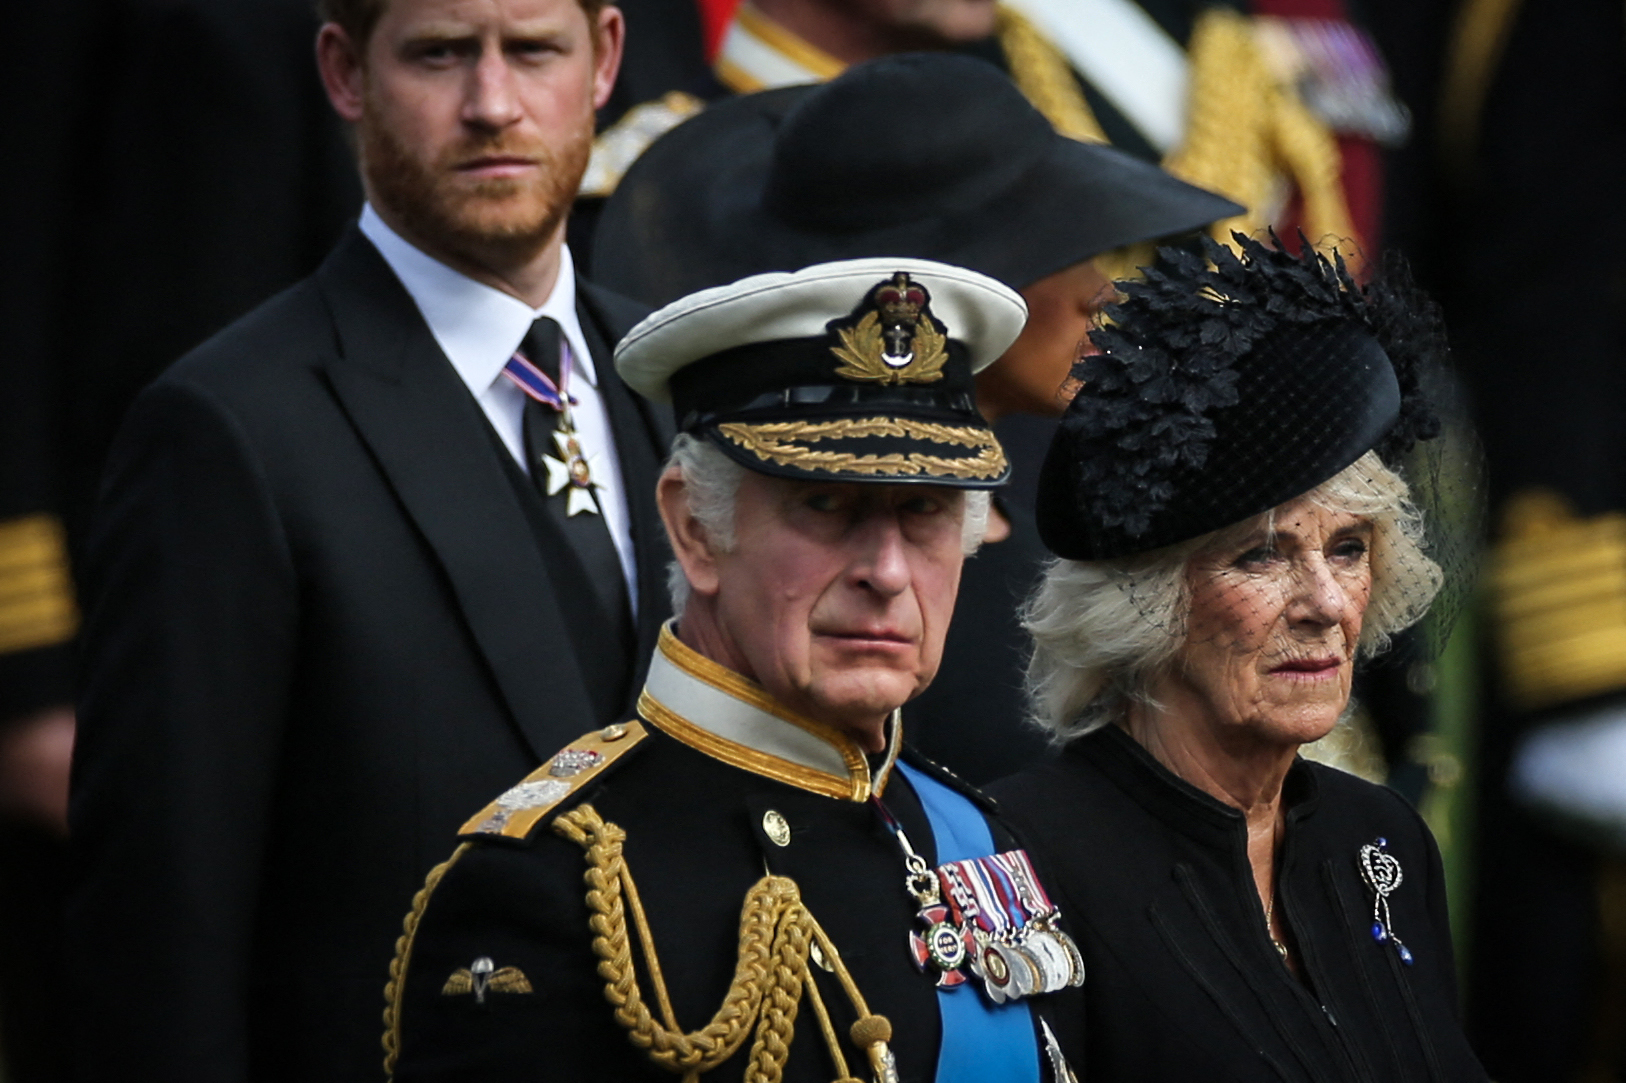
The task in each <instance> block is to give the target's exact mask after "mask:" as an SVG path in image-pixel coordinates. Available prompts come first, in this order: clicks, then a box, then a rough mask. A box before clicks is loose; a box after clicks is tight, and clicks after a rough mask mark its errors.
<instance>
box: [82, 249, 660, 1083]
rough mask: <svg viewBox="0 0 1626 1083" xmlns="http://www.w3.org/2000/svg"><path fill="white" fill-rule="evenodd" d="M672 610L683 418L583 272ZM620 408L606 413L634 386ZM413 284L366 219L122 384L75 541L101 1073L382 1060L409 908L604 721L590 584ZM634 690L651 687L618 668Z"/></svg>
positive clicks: (600, 357)
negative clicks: (629, 355)
mask: <svg viewBox="0 0 1626 1083" xmlns="http://www.w3.org/2000/svg"><path fill="white" fill-rule="evenodd" d="M579 285H580V289H579V298H580V313H581V316H582V324H583V330H584V332H585V334H586V336H587V338H588V341H589V343H590V346H591V348H592V350H593V352H594V356H595V361H596V362H597V366H598V371H599V373H600V378H601V379H600V382H601V386H602V387H604V388H605V389H606V390H605V394H606V398H607V401H608V402H609V406H610V413H611V417H612V423H613V424H614V427H615V430H616V437H617V445H618V449H619V453H620V458H621V463H622V467H623V471H624V473H623V481H624V483H625V484H626V491H627V495H628V501H629V504H630V507H631V512H632V524H633V531H634V541H635V544H636V546H637V549H638V554H639V577H640V583H641V587H642V589H641V597H642V599H643V601H644V609H645V612H643V613H642V614H640V622H639V625H640V632H641V635H642V639H643V642H642V643H641V644H640V646H639V648H638V654H637V655H636V656H635V657H636V658H640V659H641V658H646V657H647V656H648V650H649V645H650V644H652V643H653V642H654V638H655V634H656V632H657V631H658V627H659V620H660V618H661V617H662V616H663V612H662V610H663V608H664V604H665V603H664V593H665V592H664V591H663V590H662V589H661V588H662V585H663V562H664V559H665V557H664V546H665V538H664V533H663V532H662V531H661V527H660V524H659V522H658V519H657V516H656V512H655V508H654V498H653V489H654V480H655V472H656V470H657V466H658V462H659V458H660V456H661V455H662V454H663V452H664V450H665V447H666V443H667V434H668V430H667V429H666V428H665V427H664V426H663V424H662V423H661V422H660V421H658V420H657V418H656V417H655V416H654V415H653V413H652V412H651V411H650V409H649V408H648V407H647V405H646V404H641V403H639V402H636V401H634V399H633V397H632V396H631V395H630V394H628V393H627V392H626V390H625V388H624V386H623V385H620V384H619V383H618V382H617V380H616V377H615V376H614V373H613V369H612V366H611V364H610V361H609V352H608V351H609V346H610V344H611V343H612V342H614V341H615V339H616V338H617V337H618V336H619V335H620V334H621V333H623V332H624V331H625V330H626V329H627V328H628V327H629V326H630V324H631V322H632V321H633V320H634V319H636V318H637V317H638V316H639V315H640V313H641V311H642V310H641V309H640V308H639V307H638V306H635V305H632V304H630V303H628V302H624V301H622V300H620V299H618V298H616V297H615V296H614V295H610V294H606V293H604V292H602V291H599V290H597V289H595V288H593V287H591V286H589V285H587V284H585V283H581V284H579ZM618 403H619V405H618ZM516 477H523V475H521V474H520V473H519V471H518V470H517V468H515V466H514V464H513V463H512V461H511V458H510V457H509V455H508V452H507V451H505V450H504V449H503V448H502V447H501V445H500V444H499V442H498V440H497V439H496V436H495V433H494V432H493V431H492V429H491V427H490V425H489V423H488V422H487V421H486V419H485V416H484V414H483V413H482V411H481V409H480V407H479V405H478V404H477V403H476V401H475V399H474V397H473V396H472V395H470V394H469V391H468V389H467V388H466V387H465V386H464V384H463V383H462V381H461V380H460V379H459V377H458V376H457V374H456V372H455V371H454V370H453V368H452V367H451V365H450V364H449V363H448V361H447V360H446V358H445V356H444V355H443V354H442V353H441V351H440V350H439V348H438V347H437V345H436V344H435V341H434V339H433V337H432V336H431V334H430V332H429V330H428V328H427V326H426V325H425V324H424V322H423V320H422V318H421V317H420V315H419V313H418V311H417V308H416V306H415V305H414V304H413V302H412V300H411V298H410V296H409V295H408V294H407V293H406V291H405V290H404V289H403V288H402V286H401V285H400V283H399V282H398V281H397V280H396V279H395V277H394V276H393V275H392V274H391V272H390V271H389V269H388V266H387V265H386V264H385V263H384V261H383V259H382V258H381V257H380V256H379V255H378V253H377V251H376V250H375V249H374V248H373V246H372V244H371V242H369V241H367V240H366V239H365V238H363V237H362V236H361V235H360V233H359V232H357V231H355V230H352V231H351V232H350V233H349V234H348V235H347V237H346V238H345V239H344V240H342V241H341V243H340V244H339V246H338V247H337V248H336V249H335V251H334V252H333V254H332V255H331V256H330V257H329V259H328V260H327V262H326V263H325V264H324V265H323V266H322V268H321V269H320V270H319V271H318V272H317V273H316V274H315V275H314V276H313V277H311V278H310V279H307V280H306V281H304V282H302V283H300V284H299V285H297V286H295V287H293V288H292V289H290V290H289V291H287V292H285V293H283V294H281V295H279V296H278V297H276V298H274V299H273V300H271V301H270V302H268V303H267V304H265V305H263V306H262V307H261V308H259V309H257V310H256V311H255V312H253V313H252V314H250V315H249V316H247V317H245V318H244V319H242V320H240V321H239V322H238V323H236V324H234V325H233V326H232V327H230V328H228V329H227V330H226V331H224V332H223V333H221V334H220V335H218V336H216V337H215V338H214V339H212V340H210V341H209V342H208V343H206V344H204V345H203V346H202V347H200V348H199V349H197V350H196V351H194V352H193V353H192V354H190V355H188V356H187V357H185V358H183V359H182V360H181V361H180V362H178V363H177V364H176V365H175V366H173V367H172V368H171V369H170V370H169V371H168V372H167V373H166V374H165V375H164V376H162V377H161V378H160V379H159V380H158V381H157V382H156V383H155V384H154V385H153V386H152V387H150V388H149V389H148V390H147V391H146V392H144V393H143V394H142V396H141V398H140V399H139V400H138V401H137V403H136V405H135V406H134V407H133V408H132V410H131V413H130V415H129V417H128V420H127V422H126V424H125V426H124V428H123V431H122V433H121V435H120V438H119V440H118V443H117V446H116V448H115V450H114V453H113V456H112V459H111V462H110V465H109V470H108V475H107V480H106V486H105V490H104V495H103V504H102V508H101V512H100V522H99V524H98V528H97V530H96V532H95V536H94V538H93V541H92V557H91V563H92V567H91V580H90V590H91V593H90V616H89V625H88V629H87V633H86V647H85V653H86V662H85V688H84V694H83V700H82V703H81V715H80V717H81V730H80V745H79V748H78V757H77V762H76V764H75V775H76V777H75V793H74V801H73V830H74V841H75V845H76V847H77V849H78V866H79V878H78V884H77V888H76V892H75V897H74V900H73V903H72V905H71V907H70V914H69V922H70V935H71V936H72V938H73V945H72V953H71V956H70V959H71V963H70V968H71V969H72V970H73V972H77V973H80V974H85V975H94V978H93V979H91V980H87V981H85V982H83V983H81V984H80V985H78V986H77V992H76V993H75V996H76V997H77V998H78V999H77V1001H76V1004H75V1011H76V1013H77V1015H78V1017H79V1018H80V1019H82V1020H83V1021H84V1026H85V1028H86V1029H85V1032H84V1036H83V1037H84V1040H83V1041H81V1042H80V1045H79V1053H80V1055H81V1066H80V1077H81V1078H82V1079H86V1080H92V1079H94V1080H98V1081H100V1080H108V1079H116V1078H122V1079H142V1080H165V1081H183V1080H210V1081H233V1083H238V1081H242V1080H248V1079H256V1080H262V1079H263V1080H277V1081H286V1080H295V1079H297V1080H300V1081H302V1083H316V1081H320V1080H356V1079H366V1078H370V1077H373V1076H376V1074H377V1072H378V1057H377V1052H376V1050H377V1034H378V1028H377V1019H378V1011H379V996H380V992H381V988H382V986H381V975H382V973H383V968H384V967H385V966H386V965H387V963H388V961H389V959H390V955H391V952H392V951H393V948H394V941H395V937H396V935H397V933H398V932H399V928H400V919H401V910H402V900H404V899H406V898H409V897H410V895H411V894H412V892H413V891H414V890H416V887H417V885H418V884H419V883H421V881H422V878H423V875H424V873H425V872H426V871H427V870H428V869H429V868H430V867H431V866H432V865H433V864H434V863H435V862H436V861H438V860H440V859H441V858H442V857H444V856H445V851H446V845H447V841H448V840H449V839H451V838H452V837H453V835H454V833H455V831H456V829H457V826H458V825H459V824H460V823H461V822H462V820H463V819H464V818H465V817H466V816H467V815H468V812H469V810H470V808H473V807H477V806H478V805H479V804H480V803H481V802H483V801H485V800H486V799H488V798H489V796H490V795H491V793H492V792H493V791H495V790H499V789H501V788H502V787H503V786H504V785H506V784H507V783H509V782H510V781H512V779H513V778H515V777H516V776H518V775H522V774H524V773H525V772H526V771H528V770H530V769H531V768H532V767H533V766H535V764H536V763H538V762H539V761H540V759H541V758H542V756H544V755H551V754H552V752H553V751H554V750H555V749H556V748H558V747H559V745H560V744H561V743H562V742H564V741H565V740H568V739H569V738H570V737H571V736H572V735H573V734H576V733H579V732H580V731H581V730H582V728H583V727H584V725H592V724H594V723H595V722H596V721H601V720H603V719H602V718H601V716H604V715H614V716H621V715H620V712H621V711H622V710H624V704H612V705H609V706H608V707H599V706H595V705H594V704H593V703H592V702H591V701H590V697H589V694H588V690H587V687H586V685H585V682H584V679H583V676H582V674H583V670H584V667H585V666H587V665H591V664H592V657H591V656H592V654H593V653H595V652H598V651H601V650H602V647H600V646H599V645H596V644H593V643H584V642H581V641H580V639H579V637H577V636H575V635H574V634H573V631H574V625H573V622H572V621H570V620H567V618H566V614H567V613H575V612H577V611H578V606H577V603H575V601H574V600H573V599H574V597H575V595H574V594H573V593H572V591H579V590H581V589H583V585H582V584H581V583H579V582H574V579H575V578H576V577H575V576H574V575H573V574H572V572H571V569H570V566H569V565H568V564H567V563H566V559H567V558H566V557H565V556H564V554H565V553H566V552H567V550H566V549H565V547H564V544H563V542H562V541H560V542H556V543H554V544H553V545H551V546H550V545H549V544H548V540H547V539H546V538H544V537H543V536H542V535H541V534H540V533H539V530H540V529H541V527H542V526H543V525H545V523H546V517H545V516H542V517H537V516H533V515H528V514H527V511H526V508H527V501H528V500H529V499H537V498H536V497H535V491H534V490H532V489H530V488H529V487H528V486H527V485H525V484H524V483H522V482H521V483H516V480H515V479H516ZM633 687H636V685H634V686H633Z"/></svg>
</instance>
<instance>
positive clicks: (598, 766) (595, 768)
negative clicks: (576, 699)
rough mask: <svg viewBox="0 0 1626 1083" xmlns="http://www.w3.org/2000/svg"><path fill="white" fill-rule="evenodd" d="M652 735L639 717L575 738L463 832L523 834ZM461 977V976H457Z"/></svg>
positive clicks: (464, 834)
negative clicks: (638, 719) (649, 734)
mask: <svg viewBox="0 0 1626 1083" xmlns="http://www.w3.org/2000/svg"><path fill="white" fill-rule="evenodd" d="M646 736H648V731H646V730H645V729H644V726H643V723H642V722H639V721H637V720H633V721H631V722H625V723H617V724H615V725H613V726H605V727H604V728H603V729H601V730H594V731H593V732H591V733H589V734H587V735H586V736H583V737H579V738H577V739H576V740H574V741H572V742H571V743H570V744H569V745H568V746H566V747H565V748H564V749H563V750H561V751H560V752H558V753H556V754H555V755H554V756H553V757H552V758H551V759H549V760H548V762H546V763H544V764H543V765H542V766H541V767H538V768H537V769H536V770H535V771H532V772H531V773H530V774H529V775H527V776H525V778H524V780H522V781H521V782H520V783H519V784H518V785H516V786H512V787H510V788H509V789H507V790H506V791H504V792H503V793H502V794H501V795H500V796H499V797H498V798H497V799H496V800H495V801H493V802H491V804H489V805H487V806H486V807H485V808H484V809H482V810H480V812H479V813H478V814H476V815H475V816H474V818H473V819H471V820H469V822H468V823H466V824H464V825H463V828H462V830H461V831H460V832H459V834H460V835H462V836H463V837H465V838H467V837H468V836H470V835H503V836H506V837H508V838H511V839H523V838H526V837H528V836H529V835H530V833H531V831H532V829H533V828H535V827H536V825H537V823H538V822H540V821H541V819H542V817H544V816H546V815H547V814H548V812H550V811H551V810H552V809H553V808H554V807H555V806H557V805H558V804H559V802H561V801H563V800H564V799H565V798H567V797H569V796H570V795H571V794H573V793H575V792H576V791H577V790H578V789H580V788H581V787H582V786H583V785H584V784H585V783H587V782H590V781H591V780H592V779H594V778H596V777H598V775H599V774H600V773H601V772H602V771H603V770H604V769H605V768H606V767H608V766H610V764H612V763H614V762H615V761H616V760H617V759H619V758H620V757H621V756H622V755H623V754H624V753H625V752H626V751H627V750H628V749H630V748H633V747H634V746H636V745H637V744H638V743H639V742H640V741H642V740H643V739H644V738H645V737H646ZM453 977H456V975H453Z"/></svg>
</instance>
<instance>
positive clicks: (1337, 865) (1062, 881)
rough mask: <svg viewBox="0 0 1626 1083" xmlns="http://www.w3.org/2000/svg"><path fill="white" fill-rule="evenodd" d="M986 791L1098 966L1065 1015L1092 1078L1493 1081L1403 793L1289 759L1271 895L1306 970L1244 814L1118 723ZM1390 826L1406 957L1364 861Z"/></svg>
mask: <svg viewBox="0 0 1626 1083" xmlns="http://www.w3.org/2000/svg"><path fill="white" fill-rule="evenodd" d="M990 792H992V793H993V794H994V795H996V797H997V798H998V799H999V802H1000V809H1001V811H1002V812H1003V813H1004V814H1005V815H1006V816H1008V817H1009V818H1010V819H1011V821H1012V822H1013V823H1014V824H1016V825H1017V826H1018V827H1019V828H1020V829H1021V830H1022V831H1023V832H1024V833H1025V834H1026V835H1027V836H1028V837H1029V839H1030V841H1031V843H1032V845H1033V846H1035V847H1036V848H1038V849H1039V850H1040V851H1041V852H1042V853H1043V854H1045V855H1046V856H1047V857H1048V859H1049V866H1048V868H1047V875H1048V877H1049V878H1050V880H1051V881H1053V887H1054V894H1055V895H1056V896H1058V897H1057V898H1056V902H1057V905H1059V906H1060V907H1061V909H1062V912H1063V913H1064V914H1066V915H1067V916H1068V918H1069V920H1070V922H1071V927H1072V929H1073V931H1074V935H1075V936H1077V937H1078V938H1079V947H1080V948H1081V950H1082V951H1083V953H1084V961H1085V967H1086V970H1087V975H1088V976H1087V977H1086V979H1085V982H1084V987H1083V989H1082V990H1078V991H1076V992H1069V993H1067V994H1062V996H1065V997H1069V998H1071V999H1072V1000H1073V1003H1072V1004H1070V1005H1068V1006H1066V1007H1064V1008H1063V1007H1058V1010H1057V1014H1058V1017H1060V1018H1061V1019H1062V1021H1063V1023H1064V1024H1065V1025H1066V1027H1067V1030H1066V1032H1064V1033H1063V1035H1062V1036H1063V1039H1064V1040H1066V1039H1068V1038H1069V1037H1070V1038H1072V1039H1073V1044H1071V1045H1069V1046H1068V1048H1082V1049H1084V1050H1085V1053H1084V1056H1083V1065H1082V1072H1081V1077H1082V1078H1083V1079H1084V1080H1086V1081H1088V1083H1101V1081H1107V1080H1126V1081H1131V1080H1132V1081H1135V1083H1156V1081H1159V1080H1168V1081H1170V1083H1176V1081H1178V1083H1187V1081H1190V1080H1203V1081H1204V1083H1221V1081H1236V1083H1262V1081H1264V1080H1282V1081H1294V1083H1343V1081H1348V1083H1355V1081H1361V1083H1403V1081H1413V1080H1415V1081H1418V1083H1422V1081H1425V1080H1426V1081H1432V1083H1445V1081H1451V1083H1465V1081H1482V1080H1484V1079H1485V1078H1486V1076H1485V1072H1484V1069H1482V1068H1481V1067H1480V1065H1479V1062H1478V1060H1476V1059H1475V1057H1474V1054H1473V1051H1472V1050H1471V1049H1469V1047H1468V1043H1467V1040H1466V1039H1465V1038H1464V1037H1463V1033H1462V1028H1461V1026H1460V1024H1459V1023H1458V1021H1457V993H1456V979H1455V972H1454V969H1453V966H1452V958H1451V935H1450V927H1449V924H1448V922H1447V919H1446V899H1445V882H1444V878H1443V875H1442V872H1441V867H1440V857H1439V851H1438V849H1437V848H1436V847H1435V845H1434V840H1433V837H1432V836H1431V835H1430V834H1429V832H1428V829H1427V827H1425V826H1424V824H1423V822H1422V819H1421V818H1420V817H1418V815H1417V814H1416V812H1414V811H1413V810H1412V808H1411V807H1410V806H1409V805H1407V804H1406V803H1405V802H1404V801H1402V800H1401V799H1400V798H1399V797H1398V796H1396V795H1395V794H1394V793H1392V792H1390V791H1388V790H1385V789H1383V788H1381V787H1378V786H1373V785H1371V784H1369V783H1366V782H1362V781H1360V780H1358V779H1356V778H1353V777H1351V776H1349V775H1346V774H1344V773H1342V772H1340V771H1336V770H1333V769H1331V768H1328V767H1324V766H1321V765H1319V764H1314V763H1307V762H1303V761H1300V762H1299V763H1297V764H1296V765H1295V766H1294V767H1293V769H1292V770H1291V771H1290V772H1289V774H1288V778H1287V781H1286V784H1285V787H1284V793H1283V797H1284V800H1285V801H1286V802H1287V803H1288V805H1289V806H1290V807H1289V809H1288V813H1287V831H1286V835H1285V837H1284V839H1283V842H1282V849H1281V856H1280V859H1279V863H1278V866H1277V896H1276V898H1277V902H1276V906H1277V907H1278V909H1279V910H1280V912H1281V914H1282V916H1283V917H1285V919H1286V924H1287V927H1288V929H1289V930H1290V931H1291V936H1292V938H1293V945H1294V948H1295V950H1296V954H1297V958H1298V960H1299V963H1300V967H1301V972H1302V975H1303V978H1302V980H1301V979H1300V978H1297V977H1294V975H1293V974H1292V973H1291V972H1290V971H1289V970H1288V969H1287V967H1286V966H1284V965H1283V964H1282V962H1281V960H1280V959H1279V957H1278V956H1277V953H1276V950H1275V947H1274V946H1273V945H1272V943H1271V941H1270V938H1269V936H1268V934H1267V932H1266V929H1265V914H1264V909H1263V907H1262V906H1261V905H1260V902H1259V895H1258V892H1257V890H1256V889H1255V887H1254V880H1253V873H1252V869H1251V867H1250V865H1249V864H1248V858H1247V826H1246V824H1245V822H1244V820H1243V817H1242V814H1241V813H1240V812H1239V811H1238V810H1236V809H1234V808H1231V807H1230V806H1228V805H1224V804H1222V803H1220V802H1219V801H1216V800H1215V799H1213V798H1212V797H1210V796H1208V795H1207V794H1205V793H1203V792H1201V791H1199V790H1197V789H1196V788H1195V787H1193V786H1190V785H1188V784H1187V783H1186V782H1184V781H1182V780H1181V779H1179V778H1177V777H1175V776H1174V775H1173V774H1172V773H1170V772H1169V771H1167V770H1166V769H1164V768H1163V767H1162V766H1161V765H1160V764H1159V763H1157V761H1156V760H1154V759H1153V758H1152V756H1151V755H1150V754H1149V753H1147V752H1146V751H1145V750H1144V749H1142V748H1141V746H1140V745H1139V744H1137V743H1136V742H1135V741H1134V740H1133V739H1132V738H1131V737H1129V736H1128V735H1127V734H1126V733H1124V732H1123V731H1122V730H1121V729H1119V728H1118V727H1116V726H1108V727H1106V728H1105V729H1103V730H1101V731H1099V732H1097V733H1094V734H1091V735H1089V736H1087V737H1083V738H1080V739H1079V740H1076V741H1074V742H1073V743H1072V744H1071V745H1070V746H1069V747H1068V749H1067V751H1066V752H1065V754H1064V755H1063V756H1062V757H1061V758H1060V759H1059V760H1058V761H1056V762H1054V763H1047V764H1041V765H1039V766H1036V767H1032V768H1029V769H1028V770H1026V771H1024V772H1022V773H1021V774H1018V775H1015V776H1013V777H1011V778H1009V779H1005V780H1002V781H1001V782H998V783H995V784H994V785H993V786H992V787H990ZM1380 837H1381V838H1385V839H1387V841H1388V853H1390V854H1391V855H1393V856H1394V857H1395V858H1396V859H1397V860H1398V861H1399V862H1400V867H1401V872H1402V875H1403V880H1402V883H1401V885H1400V887H1399V888H1398V890H1397V891H1396V892H1395V893H1394V894H1393V895H1392V896H1391V897H1390V907H1391V911H1392V916H1393V929H1394V932H1395V934H1396V935H1398V936H1399V937H1400V939H1401V940H1402V941H1404V943H1405V945H1406V947H1407V948H1409V949H1410V951H1411V952H1412V955H1413V957H1414V959H1415V962H1414V963H1413V964H1412V965H1410V966H1407V965H1405V964H1403V963H1402V962H1401V960H1400V956H1399V954H1398V952H1397V951H1396V949H1395V947H1394V946H1393V944H1391V943H1387V942H1385V943H1378V942H1376V941H1375V940H1374V939H1373V936H1372V931H1371V926H1372V894H1371V892H1370V891H1369V890H1368V888H1367V887H1366V885H1365V882H1364V881H1363V879H1362V876H1361V873H1360V872H1359V869H1358V865H1357V856H1358V854H1359V851H1360V847H1361V846H1362V845H1364V844H1367V843H1372V842H1375V841H1376V840H1377V839H1378V838H1380ZM1081 1033H1082V1035H1083V1040H1081V1038H1080V1035H1081Z"/></svg>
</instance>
